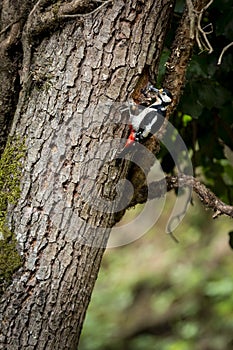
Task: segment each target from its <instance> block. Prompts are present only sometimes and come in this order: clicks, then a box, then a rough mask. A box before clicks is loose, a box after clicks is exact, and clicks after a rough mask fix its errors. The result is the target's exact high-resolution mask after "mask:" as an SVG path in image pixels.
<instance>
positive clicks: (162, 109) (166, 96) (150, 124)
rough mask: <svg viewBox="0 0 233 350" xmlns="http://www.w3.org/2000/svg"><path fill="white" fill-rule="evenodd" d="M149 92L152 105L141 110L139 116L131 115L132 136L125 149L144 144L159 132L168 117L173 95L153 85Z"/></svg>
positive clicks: (148, 89) (150, 86)
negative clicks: (167, 111)
mask: <svg viewBox="0 0 233 350" xmlns="http://www.w3.org/2000/svg"><path fill="white" fill-rule="evenodd" d="M142 92H143V91H142ZM147 92H152V94H150V103H151V104H150V105H149V106H148V107H146V108H143V109H141V108H142V107H141V108H139V113H138V114H137V115H135V114H131V118H130V122H131V125H130V134H129V137H128V139H127V141H126V144H125V148H127V147H128V146H130V145H133V144H135V142H140V143H143V142H144V141H145V140H146V139H147V138H148V137H150V136H151V135H153V134H154V133H155V132H156V131H158V130H159V128H160V127H161V125H162V123H163V121H164V118H165V116H166V109H167V107H168V106H169V104H170V103H171V102H172V94H171V93H170V92H169V91H168V90H167V89H160V90H158V89H156V88H155V87H154V86H153V85H149V87H148V88H147ZM147 92H146V93H147ZM125 148H124V149H125Z"/></svg>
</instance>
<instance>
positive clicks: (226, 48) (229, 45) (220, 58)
mask: <svg viewBox="0 0 233 350" xmlns="http://www.w3.org/2000/svg"><path fill="white" fill-rule="evenodd" d="M232 45H233V41H232V42H231V43H230V44H228V45H227V46H225V47H224V48H223V49H222V52H221V54H220V56H219V59H218V63H217V65H218V66H219V65H220V64H221V63H222V58H223V55H224V53H225V52H226V51H227V50H228V49H229V48H230V47H231V46H232Z"/></svg>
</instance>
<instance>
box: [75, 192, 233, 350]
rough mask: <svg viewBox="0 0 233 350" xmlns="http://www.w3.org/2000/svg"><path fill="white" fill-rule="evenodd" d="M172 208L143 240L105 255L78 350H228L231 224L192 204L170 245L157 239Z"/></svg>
mask: <svg viewBox="0 0 233 350" xmlns="http://www.w3.org/2000/svg"><path fill="white" fill-rule="evenodd" d="M174 201H175V195H174V194H172V193H170V194H168V196H167V200H166V205H165V208H164V211H163V213H162V215H161V217H160V219H159V221H158V222H157V223H156V224H155V226H154V227H153V228H152V229H151V230H150V231H149V232H148V233H147V234H145V235H144V236H143V237H141V238H140V239H138V240H137V241H135V242H134V243H131V244H129V245H126V246H122V247H119V248H114V249H108V250H107V251H106V253H105V255H104V258H103V262H102V267H101V270H100V273H99V277H98V280H97V283H96V286H95V289H94V292H93V295H92V300H91V303H90V306H89V309H88V312H87V317H86V321H85V324H84V329H83V334H82V337H81V343H80V346H79V349H81V350H157V349H159V350H192V349H195V350H228V349H229V350H230V349H233V278H232V262H233V250H231V248H230V246H229V237H228V232H229V231H230V230H231V229H232V221H231V219H230V218H223V217H220V218H218V219H216V220H213V219H212V214H213V213H212V212H211V211H206V210H205V209H204V208H203V206H202V205H201V204H200V203H199V201H198V199H197V197H196V196H194V199H193V202H194V204H193V205H191V206H190V207H189V209H188V212H187V214H186V216H185V218H184V219H183V221H182V222H181V224H180V225H179V226H178V228H177V229H176V230H175V235H176V237H177V239H178V240H179V243H175V242H174V240H172V239H171V237H170V236H169V235H168V234H166V233H164V232H165V227H166V224H167V220H168V217H169V214H170V213H171V209H172V206H173V205H174ZM141 209H142V208H141V206H138V207H136V208H135V209H134V210H130V211H128V213H127V215H126V216H125V218H124V220H125V221H127V220H132V219H133V217H134V215H138V212H139V211H140V210H141Z"/></svg>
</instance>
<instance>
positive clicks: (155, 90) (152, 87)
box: [150, 86, 159, 93]
mask: <svg viewBox="0 0 233 350" xmlns="http://www.w3.org/2000/svg"><path fill="white" fill-rule="evenodd" d="M150 88H151V90H152V91H154V92H156V93H158V92H159V90H158V89H156V88H155V87H154V86H151V87H150Z"/></svg>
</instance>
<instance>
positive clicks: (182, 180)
mask: <svg viewBox="0 0 233 350" xmlns="http://www.w3.org/2000/svg"><path fill="white" fill-rule="evenodd" d="M166 182H167V191H171V190H173V189H176V188H180V187H190V188H191V189H193V191H194V192H195V193H196V194H197V195H198V196H199V198H200V200H201V202H202V203H203V205H204V206H205V207H207V208H210V209H212V210H214V212H215V213H214V215H213V219H215V218H217V217H218V216H219V215H227V216H230V217H231V218H233V206H231V205H228V204H226V203H224V202H222V201H221V200H220V199H219V198H218V197H217V196H216V195H215V194H214V193H213V192H211V191H210V190H209V189H208V188H207V187H206V186H205V185H204V184H202V183H201V182H200V181H198V180H197V179H195V178H194V177H192V176H189V175H185V174H181V175H179V176H166ZM147 193H150V197H149V198H147ZM162 196H164V180H161V181H155V182H152V183H151V184H150V185H149V191H148V188H147V186H146V185H145V186H143V187H142V188H141V189H140V195H139V196H138V198H137V199H139V201H138V203H145V202H146V200H148V199H149V200H150V199H154V198H159V197H162ZM135 204H136V203H131V204H130V205H131V206H134V205H135Z"/></svg>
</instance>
